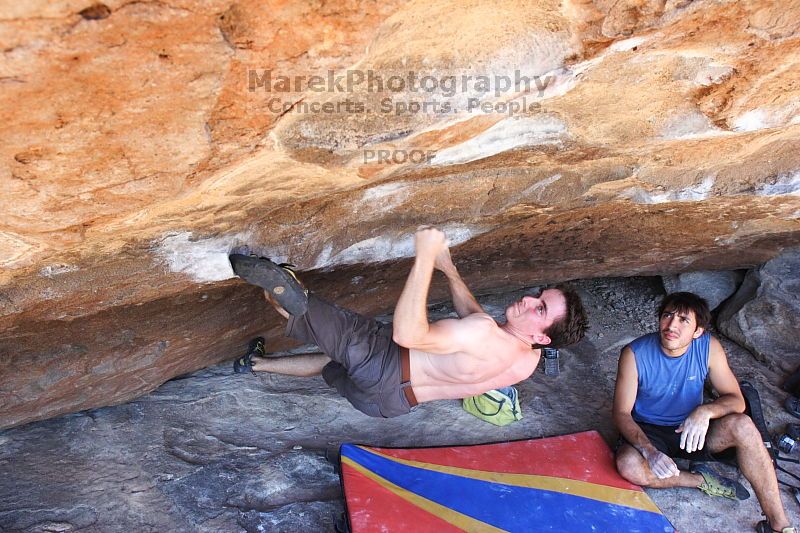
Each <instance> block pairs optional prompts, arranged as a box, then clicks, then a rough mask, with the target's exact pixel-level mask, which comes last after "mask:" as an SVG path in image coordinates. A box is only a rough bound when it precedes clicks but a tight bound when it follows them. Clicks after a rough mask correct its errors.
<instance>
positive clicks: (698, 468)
mask: <svg viewBox="0 0 800 533" xmlns="http://www.w3.org/2000/svg"><path fill="white" fill-rule="evenodd" d="M691 472H692V473H693V474H700V475H701V476H703V482H702V483H701V484H700V486H699V487H697V488H698V489H700V490H702V491H703V492H705V493H706V494H708V495H709V496H722V497H723V498H730V499H731V500H746V499H747V498H749V497H750V493H749V492H747V489H746V488H744V486H743V485H742V484H741V483H739V482H738V481H736V480H733V479H730V478H727V477H725V476H721V475H719V474H717V473H716V472H714V471H713V470H711V468H710V467H709V466H708V465H705V464H698V465H695V466H694V468H693V470H692V471H691Z"/></svg>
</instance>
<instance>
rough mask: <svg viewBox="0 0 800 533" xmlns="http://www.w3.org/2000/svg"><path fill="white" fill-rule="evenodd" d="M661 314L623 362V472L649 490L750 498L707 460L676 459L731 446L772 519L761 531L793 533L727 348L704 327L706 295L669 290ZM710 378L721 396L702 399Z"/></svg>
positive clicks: (618, 404)
mask: <svg viewBox="0 0 800 533" xmlns="http://www.w3.org/2000/svg"><path fill="white" fill-rule="evenodd" d="M658 316H659V330H658V332H657V333H651V334H649V335H645V336H644V337H640V338H638V339H636V340H635V341H633V342H632V343H630V344H629V345H627V346H626V347H625V348H624V349H623V350H622V354H621V355H620V359H619V369H618V371H617V387H616V392H615V394H614V423H615V424H616V426H617V429H619V432H620V434H621V437H622V438H623V439H624V440H625V441H626V442H625V443H623V444H622V445H621V446H620V448H619V450H617V469H618V470H619V473H620V474H621V475H622V477H624V478H625V479H627V480H628V481H630V482H631V483H635V484H637V485H642V486H645V487H652V488H662V487H696V488H699V489H700V490H702V491H703V492H705V493H707V494H710V495H714V496H725V497H728V498H731V499H746V498H748V497H749V496H750V495H749V493H748V492H747V489H745V488H744V487H743V486H742V485H740V484H739V483H737V482H736V481H734V480H731V479H728V478H724V477H722V476H719V475H718V474H716V473H714V472H713V471H712V470H711V469H710V468H709V467H708V466H707V465H704V464H701V465H698V466H696V468H692V470H691V471H690V472H687V471H684V470H678V467H677V465H676V464H675V461H674V460H673V458H675V457H680V458H684V459H689V460H691V461H709V460H713V459H714V458H713V456H712V454H715V453H719V452H722V451H723V450H726V449H728V448H733V449H735V450H736V458H737V461H738V463H739V468H740V469H741V471H742V474H744V477H745V478H747V480H748V481H749V482H750V485H752V487H753V490H754V491H755V493H756V496H757V497H758V501H759V503H760V504H761V508H762V509H763V511H764V514H765V515H766V516H767V520H763V521H761V522H759V523H758V525H757V527H756V530H757V531H759V532H760V533H767V532H770V531H782V532H783V533H794V531H795V530H794V528H792V527H789V522H788V520H787V518H786V513H785V512H784V509H783V504H782V503H781V498H780V493H779V491H778V481H777V479H776V476H775V469H774V468H773V467H772V462H771V459H770V456H769V452H767V449H766V448H765V447H764V444H763V442H762V440H761V435H760V434H759V432H758V430H757V429H756V427H755V425H754V424H753V421H752V420H751V419H750V418H749V417H748V416H747V415H744V414H742V413H743V412H744V410H745V402H744V397H743V396H742V392H741V390H740V389H739V383H738V382H737V381H736V378H735V377H734V375H733V372H731V369H730V367H729V366H728V360H727V357H726V356H725V350H724V349H723V348H722V345H721V344H720V343H719V341H718V340H717V339H716V338H714V337H712V336H711V335H710V334H709V333H708V332H707V331H706V327H707V326H708V324H709V322H710V320H711V313H710V312H709V309H708V305H707V304H706V302H705V300H703V299H702V298H700V297H698V296H696V295H694V294H692V293H688V292H678V293H674V294H670V295H668V296H666V297H665V298H664V301H663V302H662V303H661V307H660V309H659V311H658ZM706 377H708V378H709V379H710V381H711V385H712V386H713V387H714V389H715V390H716V391H717V393H718V394H719V397H718V398H717V399H716V400H714V401H713V402H710V403H706V404H704V403H703V383H704V381H705V379H706Z"/></svg>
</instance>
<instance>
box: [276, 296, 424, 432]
mask: <svg viewBox="0 0 800 533" xmlns="http://www.w3.org/2000/svg"><path fill="white" fill-rule="evenodd" d="M286 336H287V337H291V338H293V339H297V340H299V341H302V342H306V343H312V344H316V345H317V346H318V347H319V349H320V350H322V352H324V353H325V355H327V356H328V357H330V358H331V359H332V360H333V361H331V362H330V363H328V364H327V365H325V368H323V370H322V377H323V379H324V380H325V382H326V383H327V384H328V385H330V386H332V387H335V388H336V390H337V391H339V394H341V395H342V396H344V397H345V398H347V399H348V401H350V403H351V404H353V407H355V408H356V409H358V410H359V411H361V412H362V413H364V414H367V415H369V416H374V417H381V418H391V417H394V416H399V415H404V414H406V413H408V412H409V411H411V405H409V403H408V399H407V398H406V395H405V393H404V392H403V389H404V388H405V387H408V386H410V383H402V382H401V381H402V379H401V376H402V369H401V368H400V346H399V345H398V344H397V343H396V342H394V341H393V340H392V326H391V324H381V323H380V322H378V321H376V320H374V319H372V318H368V317H365V316H362V315H359V314H358V313H354V312H353V311H349V310H347V309H343V308H341V307H339V306H337V305H334V304H331V303H328V302H326V301H325V300H322V299H321V298H319V297H318V296H315V295H314V294H310V293H309V295H308V310H307V311H306V312H305V314H303V315H301V316H290V317H289V323H288V324H287V325H286Z"/></svg>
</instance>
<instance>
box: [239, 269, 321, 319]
mask: <svg viewBox="0 0 800 533" xmlns="http://www.w3.org/2000/svg"><path fill="white" fill-rule="evenodd" d="M228 259H230V262H231V266H232V267H233V272H234V273H235V274H236V275H237V276H239V277H240V278H242V279H243V280H245V281H246V282H247V283H252V284H253V285H258V286H259V287H261V288H263V289H264V290H266V291H267V292H268V293H269V295H270V296H271V297H272V299H273V300H275V302H276V303H277V304H278V305H280V306H281V307H283V308H284V309H286V311H287V312H288V313H289V314H290V315H294V316H299V315H302V314H303V313H305V312H306V309H308V292H307V291H306V290H305V289H304V288H303V286H302V285H300V282H299V281H298V280H297V276H296V275H295V273H294V270H292V269H291V266H290V265H287V264H281V265H278V264H276V263H273V262H272V261H270V260H269V259H267V258H265V257H256V256H254V255H244V254H231V255H230V256H228Z"/></svg>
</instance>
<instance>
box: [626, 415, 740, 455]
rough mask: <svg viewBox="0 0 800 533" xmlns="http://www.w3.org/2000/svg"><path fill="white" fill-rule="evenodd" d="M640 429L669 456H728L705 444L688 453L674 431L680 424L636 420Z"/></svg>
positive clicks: (659, 449)
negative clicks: (665, 424) (671, 424)
mask: <svg viewBox="0 0 800 533" xmlns="http://www.w3.org/2000/svg"><path fill="white" fill-rule="evenodd" d="M636 423H637V424H638V425H639V427H640V428H642V431H643V432H644V434H645V435H646V436H647V438H648V439H650V442H652V443H653V446H655V447H656V449H657V450H658V451H660V452H661V453H664V454H666V455H669V456H670V457H677V458H679V459H688V460H689V461H697V462H704V461H727V459H728V457H727V454H726V453H725V452H726V451H727V450H725V451H723V452H722V453H716V454H715V453H711V452H710V451H708V448H707V447H706V446H703V449H702V450H697V451H694V452H692V453H688V452H687V451H686V450H683V449H681V434H680V433H676V432H675V430H676V429H678V427H680V426H659V425H657V424H648V423H646V422H636Z"/></svg>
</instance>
